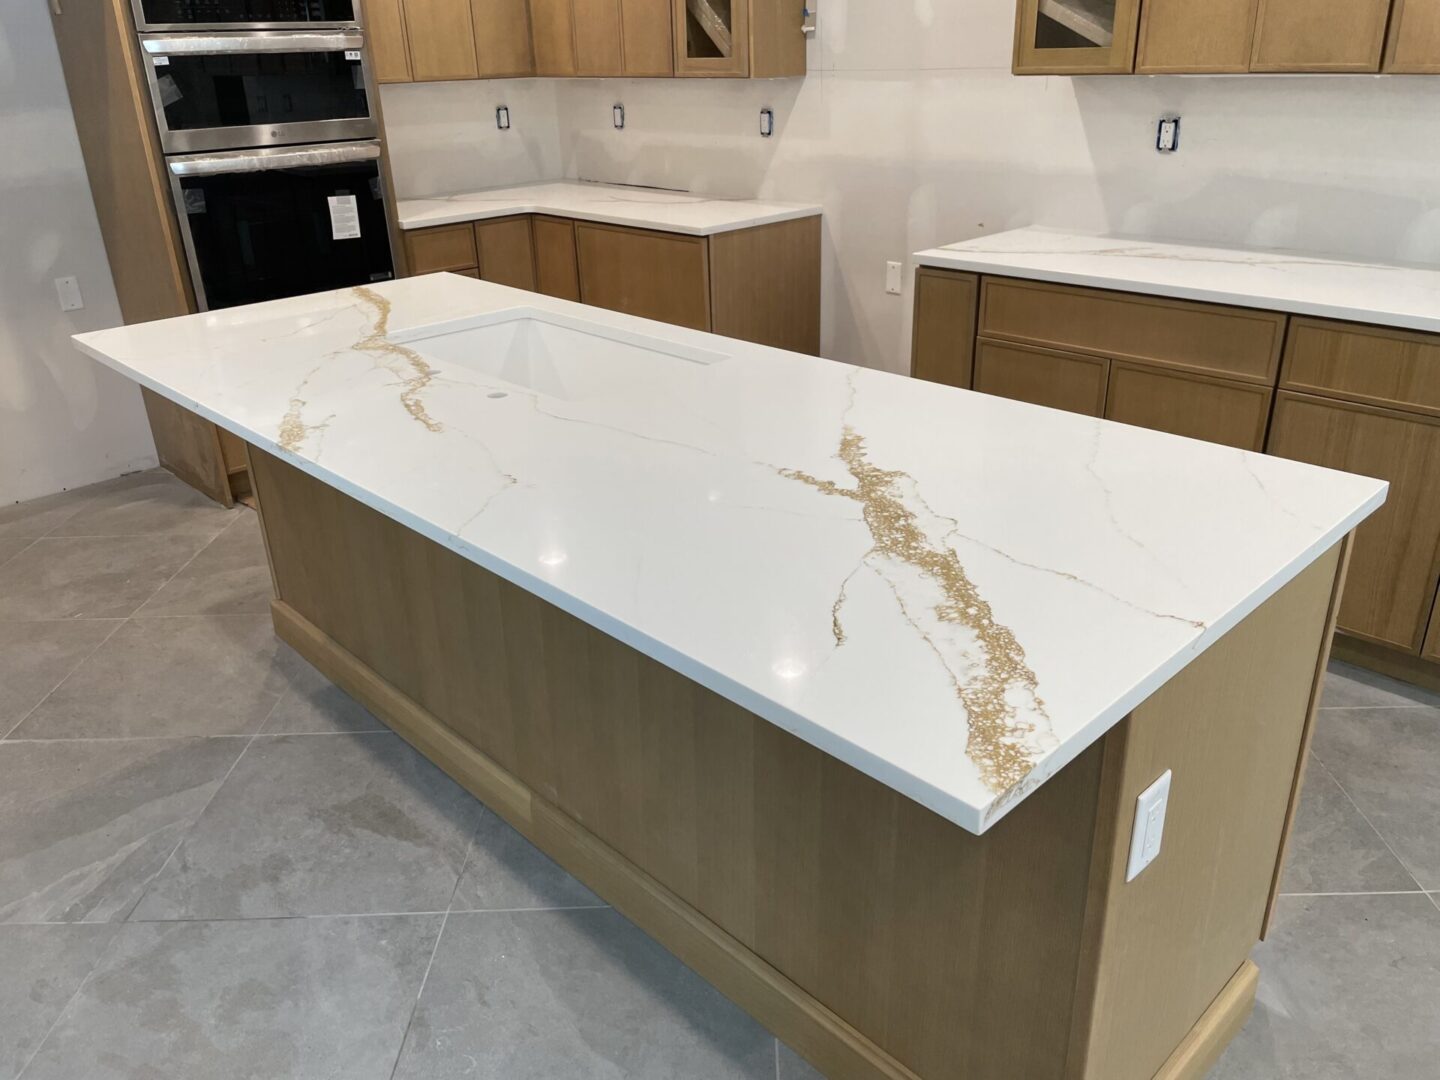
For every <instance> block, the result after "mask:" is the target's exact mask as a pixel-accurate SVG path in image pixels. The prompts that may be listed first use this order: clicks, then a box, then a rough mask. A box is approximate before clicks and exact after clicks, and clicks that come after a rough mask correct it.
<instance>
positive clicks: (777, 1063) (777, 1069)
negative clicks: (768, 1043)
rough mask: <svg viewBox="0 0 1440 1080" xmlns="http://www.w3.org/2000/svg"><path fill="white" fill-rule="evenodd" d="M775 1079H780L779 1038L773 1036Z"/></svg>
mask: <svg viewBox="0 0 1440 1080" xmlns="http://www.w3.org/2000/svg"><path fill="white" fill-rule="evenodd" d="M775 1080H780V1039H779V1038H778V1037H776V1038H775Z"/></svg>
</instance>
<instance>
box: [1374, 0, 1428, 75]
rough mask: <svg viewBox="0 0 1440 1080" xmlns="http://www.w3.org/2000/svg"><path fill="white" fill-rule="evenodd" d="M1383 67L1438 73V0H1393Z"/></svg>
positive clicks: (1400, 70)
mask: <svg viewBox="0 0 1440 1080" xmlns="http://www.w3.org/2000/svg"><path fill="white" fill-rule="evenodd" d="M1385 70H1386V71H1393V72H1396V73H1397V74H1411V75H1434V74H1440V0H1395V10H1394V13H1393V14H1392V15H1391V16H1390V41H1389V44H1388V45H1387V47H1386V49H1385Z"/></svg>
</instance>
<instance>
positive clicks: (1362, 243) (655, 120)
mask: <svg viewBox="0 0 1440 1080" xmlns="http://www.w3.org/2000/svg"><path fill="white" fill-rule="evenodd" d="M819 24H820V32H819V35H818V40H816V41H814V42H812V44H811V52H810V69H811V74H810V75H809V76H808V77H807V78H806V79H804V80H800V79H789V80H776V81H762V82H744V81H726V80H720V79H716V80H567V81H561V82H557V83H556V84H555V85H556V86H557V88H558V92H559V119H560V125H561V139H562V142H563V145H564V150H565V153H564V161H563V175H566V176H570V177H578V178H582V179H587V180H604V181H612V182H620V183H633V184H649V185H657V186H663V187H675V188H684V189H688V190H692V191H696V192H701V193H705V194H711V195H723V196H733V197H764V198H772V199H785V200H798V201H806V202H810V201H815V202H820V203H823V205H824V207H825V230H824V232H825V252H826V257H825V263H824V266H825V288H824V305H825V310H824V323H823V325H824V336H823V352H824V354H825V355H827V356H830V357H833V358H835V359H840V360H848V361H853V362H856V363H863V364H866V365H869V366H872V367H879V368H887V369H890V370H896V371H900V370H905V369H906V368H907V366H908V363H909V326H910V318H909V316H910V305H911V294H910V288H909V280H910V275H909V274H908V273H907V286H906V294H905V296H904V297H897V296H889V295H887V294H886V293H885V291H884V284H885V261H886V260H887V259H897V260H901V259H904V260H908V256H909V255H910V254H911V253H912V252H914V251H917V250H920V249H922V248H926V247H933V246H936V245H938V244H944V243H951V242H954V241H957V240H964V239H968V238H971V237H974V236H979V235H982V234H984V233H987V232H993V231H997V230H1001V229H1007V228H1013V227H1017V226H1021V225H1028V224H1032V223H1038V224H1043V225H1051V226H1055V227H1060V228H1073V229H1077V230H1085V231H1095V232H1116V233H1124V234H1132V235H1137V236H1146V237H1156V238H1166V237H1173V238H1176V239H1182V240H1192V241H1200V242H1208V243H1216V244H1235V245H1254V246H1262V247H1293V248H1300V249H1305V250H1310V251H1319V252H1334V253H1338V254H1344V255H1350V256H1353V257H1357V258H1361V259H1376V260H1396V259H1400V260H1406V261H1417V262H1428V263H1432V264H1433V263H1440V78H1436V77H1433V76H1430V77H1426V76H1417V77H1400V76H1391V77H1386V78H1372V77H1366V76H1345V77H1339V76H1293V77H1287V76H1238V77H1235V76H1231V77H1190V78H1178V77H1167V78H1144V77H1139V78H1137V77H1120V78H1104V77H1091V78H1085V79H1069V78H1039V77H1034V78H1016V77H1014V76H1012V75H1011V74H1010V49H1011V39H1012V34H1013V28H1014V3H1013V0H821V3H820V5H819ZM616 101H623V102H624V103H625V107H626V127H625V130H624V131H615V130H614V128H613V126H612V124H611V117H610V107H611V105H612V104H613V103H614V102H616ZM386 104H387V108H388V105H389V98H388V97H387V99H386ZM766 105H768V106H770V107H772V108H774V109H775V112H776V121H777V128H778V131H777V134H776V135H775V137H774V138H771V139H762V138H761V137H760V136H759V134H758V126H757V125H758V113H759V109H760V108H761V107H762V106H766ZM1169 111H1174V112H1177V113H1179V114H1181V115H1182V116H1183V125H1182V132H1181V148H1180V152H1179V153H1178V154H1175V155H1169V156H1166V155H1160V154H1157V153H1156V152H1155V149H1154V140H1155V124H1156V122H1157V120H1158V118H1159V117H1160V115H1161V114H1162V113H1165V112H1169ZM907 267H908V262H907Z"/></svg>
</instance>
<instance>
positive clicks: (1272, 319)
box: [980, 277, 1285, 385]
mask: <svg viewBox="0 0 1440 1080" xmlns="http://www.w3.org/2000/svg"><path fill="white" fill-rule="evenodd" d="M980 333H982V334H984V335H985V336H986V337H992V338H1005V339H1006V340H1009V341H1019V342H1024V343H1026V344H1030V345H1040V346H1043V347H1046V348H1053V349H1069V350H1078V351H1080V352H1094V353H1099V354H1102V355H1104V356H1109V357H1112V358H1115V359H1121V360H1139V361H1142V362H1146V363H1152V364H1166V365H1170V366H1174V367H1182V368H1187V369H1189V370H1191V371H1198V372H1201V373H1202V374H1209V375H1221V376H1226V377H1229V378H1232V379H1241V380H1244V381H1246V382H1255V383H1266V384H1269V385H1274V382H1275V372H1276V370H1277V369H1278V368H1279V363H1280V346H1281V343H1282V342H1283V341H1284V338H1285V316H1284V315H1281V314H1279V313H1277V312H1270V311H1251V310H1249V309H1246V308H1232V307H1222V306H1219V305H1217V304H1197V303H1193V302H1191V301H1188V300H1167V299H1162V298H1159V297H1152V296H1139V295H1136V294H1134V293H1122V292H1110V291H1108V290H1104V289H1082V288H1077V287H1075V286H1071V285H1051V284H1048V283H1045V282H1038V281H1022V280H1017V279H1014V278H997V277H987V278H985V280H984V284H983V286H982V288H981V296H980Z"/></svg>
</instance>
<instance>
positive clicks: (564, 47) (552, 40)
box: [530, 0, 575, 75]
mask: <svg viewBox="0 0 1440 1080" xmlns="http://www.w3.org/2000/svg"><path fill="white" fill-rule="evenodd" d="M530 29H531V33H532V35H533V38H534V44H535V74H537V75H574V74H575V20H574V16H573V14H572V13H571V10H570V0H530Z"/></svg>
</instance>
